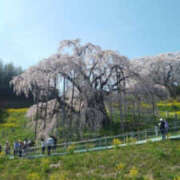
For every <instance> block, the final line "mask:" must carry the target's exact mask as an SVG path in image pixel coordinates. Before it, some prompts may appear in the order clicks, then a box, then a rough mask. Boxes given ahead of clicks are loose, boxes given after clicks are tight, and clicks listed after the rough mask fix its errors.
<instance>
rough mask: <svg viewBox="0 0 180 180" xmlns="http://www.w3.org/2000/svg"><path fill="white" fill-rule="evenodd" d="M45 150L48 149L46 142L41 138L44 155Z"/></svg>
mask: <svg viewBox="0 0 180 180" xmlns="http://www.w3.org/2000/svg"><path fill="white" fill-rule="evenodd" d="M45 149H46V143H45V140H44V138H41V152H42V154H44V153H45Z"/></svg>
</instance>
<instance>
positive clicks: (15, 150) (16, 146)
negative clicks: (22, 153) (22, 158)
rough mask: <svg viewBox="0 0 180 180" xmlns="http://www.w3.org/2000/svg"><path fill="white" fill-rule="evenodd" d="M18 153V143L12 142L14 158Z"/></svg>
mask: <svg viewBox="0 0 180 180" xmlns="http://www.w3.org/2000/svg"><path fill="white" fill-rule="evenodd" d="M18 151H19V143H18V141H15V142H14V156H15V155H17V153H18Z"/></svg>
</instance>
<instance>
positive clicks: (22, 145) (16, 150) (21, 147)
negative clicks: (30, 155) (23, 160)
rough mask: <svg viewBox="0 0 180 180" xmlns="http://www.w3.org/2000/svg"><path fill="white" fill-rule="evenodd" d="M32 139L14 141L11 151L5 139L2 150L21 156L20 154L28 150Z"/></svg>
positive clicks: (8, 153) (0, 149) (0, 148)
mask: <svg viewBox="0 0 180 180" xmlns="http://www.w3.org/2000/svg"><path fill="white" fill-rule="evenodd" d="M33 144H34V143H33V141H31V140H26V139H25V140H24V141H20V140H18V141H14V143H13V150H12V151H11V145H10V143H9V142H8V141H6V143H5V146H4V152H5V154H6V155H10V154H11V152H12V153H13V154H14V156H19V157H22V154H25V153H26V152H27V151H28V148H29V147H31V146H32V145H33ZM2 151H3V147H2V145H0V153H1V152H2Z"/></svg>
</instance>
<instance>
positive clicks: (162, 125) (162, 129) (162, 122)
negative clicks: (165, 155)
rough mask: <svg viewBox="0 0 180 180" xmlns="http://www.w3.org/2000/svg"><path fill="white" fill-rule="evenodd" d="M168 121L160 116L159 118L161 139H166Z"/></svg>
mask: <svg viewBox="0 0 180 180" xmlns="http://www.w3.org/2000/svg"><path fill="white" fill-rule="evenodd" d="M168 128H169V127H168V122H167V121H166V120H164V119H162V118H160V122H159V129H160V132H161V135H162V140H165V139H166V136H167V133H168Z"/></svg>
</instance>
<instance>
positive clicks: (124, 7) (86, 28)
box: [0, 0, 180, 68]
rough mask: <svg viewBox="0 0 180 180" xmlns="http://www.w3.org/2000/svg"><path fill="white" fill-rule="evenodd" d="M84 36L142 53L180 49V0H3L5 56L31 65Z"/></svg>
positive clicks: (1, 47) (1, 48)
mask: <svg viewBox="0 0 180 180" xmlns="http://www.w3.org/2000/svg"><path fill="white" fill-rule="evenodd" d="M75 38H80V39H81V40H82V42H92V43H95V44H98V45H100V46H101V47H102V48H104V49H112V50H115V51H118V52H120V53H121V54H122V55H126V56H128V57H129V58H136V57H141V56H146V55H156V54H159V53H163V52H174V51H179V50H180V0H0V58H1V59H3V62H4V63H7V62H13V63H14V64H15V65H17V66H22V67H23V68H27V67H29V66H30V65H35V64H36V63H37V62H38V61H39V60H41V59H43V58H45V57H48V56H50V55H51V54H53V53H55V52H56V50H57V48H58V45H59V42H60V41H61V40H64V39H75Z"/></svg>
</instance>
